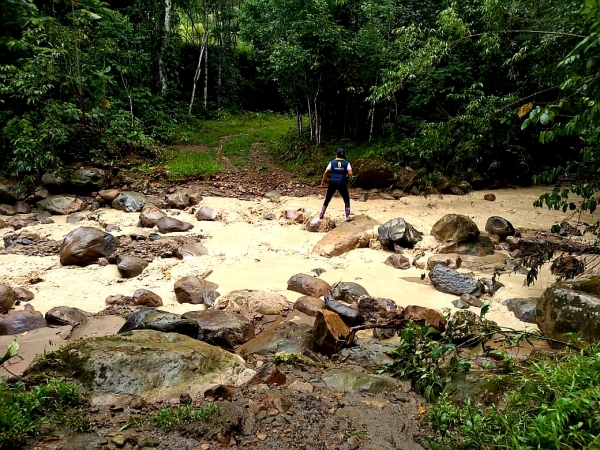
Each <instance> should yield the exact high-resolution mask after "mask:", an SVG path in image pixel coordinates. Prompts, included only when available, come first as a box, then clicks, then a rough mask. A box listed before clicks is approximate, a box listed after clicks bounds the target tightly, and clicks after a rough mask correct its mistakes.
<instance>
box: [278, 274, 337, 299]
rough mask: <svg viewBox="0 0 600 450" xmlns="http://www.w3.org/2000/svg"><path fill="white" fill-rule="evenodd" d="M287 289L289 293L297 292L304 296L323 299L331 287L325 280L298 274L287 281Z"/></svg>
mask: <svg viewBox="0 0 600 450" xmlns="http://www.w3.org/2000/svg"><path fill="white" fill-rule="evenodd" d="M287 288H288V289H289V290H290V291H294V292H299V293H301V294H304V295H310V296H312V297H323V296H324V295H325V294H326V293H327V292H329V290H330V289H331V286H330V285H329V283H327V282H326V281H325V280H321V279H320V278H317V277H314V276H312V275H307V274H305V273H299V274H296V275H294V276H293V277H292V278H290V279H289V280H288V282H287Z"/></svg>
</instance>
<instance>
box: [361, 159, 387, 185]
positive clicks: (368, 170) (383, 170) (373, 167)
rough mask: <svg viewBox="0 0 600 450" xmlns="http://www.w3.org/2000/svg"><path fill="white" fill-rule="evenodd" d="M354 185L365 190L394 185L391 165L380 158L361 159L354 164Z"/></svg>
mask: <svg viewBox="0 0 600 450" xmlns="http://www.w3.org/2000/svg"><path fill="white" fill-rule="evenodd" d="M352 171H353V172H354V184H355V185H356V186H358V187H361V188H363V189H373V188H385V187H390V186H392V185H393V184H394V180H395V174H394V169H393V168H392V166H391V164H390V163H389V162H387V161H385V160H383V159H379V158H359V159H357V160H355V161H353V162H352Z"/></svg>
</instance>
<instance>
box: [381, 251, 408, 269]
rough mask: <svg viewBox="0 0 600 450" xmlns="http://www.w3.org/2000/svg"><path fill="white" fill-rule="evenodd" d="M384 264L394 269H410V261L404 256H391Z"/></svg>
mask: <svg viewBox="0 0 600 450" xmlns="http://www.w3.org/2000/svg"><path fill="white" fill-rule="evenodd" d="M384 264H385V265H386V266H390V267H393V268H394V269H402V270H406V269H410V259H408V258H407V257H406V256H404V255H398V254H396V255H390V256H388V257H387V259H386V260H385V262H384Z"/></svg>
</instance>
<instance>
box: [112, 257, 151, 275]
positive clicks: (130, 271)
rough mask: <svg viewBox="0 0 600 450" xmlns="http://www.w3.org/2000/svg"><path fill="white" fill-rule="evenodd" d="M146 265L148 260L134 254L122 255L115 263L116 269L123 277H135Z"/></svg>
mask: <svg viewBox="0 0 600 450" xmlns="http://www.w3.org/2000/svg"><path fill="white" fill-rule="evenodd" d="M146 267H148V261H146V260H145V259H143V258H138V257H136V256H124V257H122V258H121V259H120V261H119V263H118V264H117V269H118V270H119V273H120V274H121V276H122V277H123V278H133V277H137V276H138V275H139V274H140V273H142V272H143V271H144V269H145V268H146Z"/></svg>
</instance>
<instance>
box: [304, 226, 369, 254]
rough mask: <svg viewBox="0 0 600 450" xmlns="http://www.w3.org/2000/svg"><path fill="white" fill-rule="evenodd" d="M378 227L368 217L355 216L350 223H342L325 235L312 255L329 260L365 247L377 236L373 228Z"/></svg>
mask: <svg viewBox="0 0 600 450" xmlns="http://www.w3.org/2000/svg"><path fill="white" fill-rule="evenodd" d="M379 225H380V224H379V222H377V221H376V220H374V219H372V218H370V217H369V216H356V217H354V220H353V221H352V222H344V223H342V224H340V225H339V226H337V227H336V228H335V229H333V230H332V231H330V232H329V233H327V234H326V235H325V236H324V237H323V239H321V240H320V241H319V242H317V244H316V245H315V247H314V248H313V250H312V253H314V254H317V255H319V256H325V257H326V258H331V257H332V256H339V255H343V254H344V253H347V252H349V251H350V250H354V249H355V248H363V247H367V246H368V245H369V241H370V240H371V239H372V238H374V237H375V236H377V232H376V229H375V228H376V227H377V226H379Z"/></svg>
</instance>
